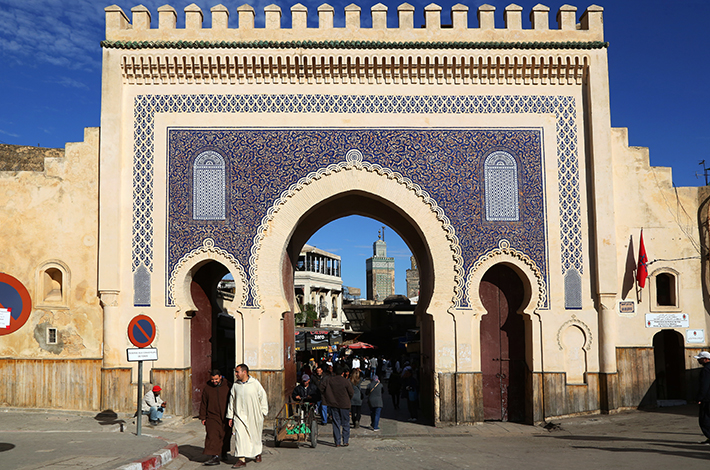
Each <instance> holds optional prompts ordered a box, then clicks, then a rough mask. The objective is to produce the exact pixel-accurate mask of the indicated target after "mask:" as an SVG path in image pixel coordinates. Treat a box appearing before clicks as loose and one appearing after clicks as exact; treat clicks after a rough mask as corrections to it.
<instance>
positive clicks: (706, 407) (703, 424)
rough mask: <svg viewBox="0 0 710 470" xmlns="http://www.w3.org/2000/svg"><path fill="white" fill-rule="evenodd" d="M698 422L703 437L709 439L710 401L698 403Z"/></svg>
mask: <svg viewBox="0 0 710 470" xmlns="http://www.w3.org/2000/svg"><path fill="white" fill-rule="evenodd" d="M698 421H699V423H700V430H701V431H703V434H704V435H705V437H707V438H708V439H710V401H701V402H700V413H699V414H698Z"/></svg>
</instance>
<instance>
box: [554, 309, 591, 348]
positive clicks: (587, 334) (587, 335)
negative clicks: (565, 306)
mask: <svg viewBox="0 0 710 470" xmlns="http://www.w3.org/2000/svg"><path fill="white" fill-rule="evenodd" d="M570 326H576V327H578V328H579V329H581V330H582V331H583V332H584V346H583V348H584V350H585V351H589V350H590V349H591V348H592V330H590V329H589V327H588V326H587V324H586V323H584V322H583V321H582V320H580V319H579V318H577V317H576V316H575V315H572V318H570V319H569V320H567V321H566V322H564V323H563V324H562V326H560V329H559V330H557V346H559V347H560V351H562V350H563V349H564V346H563V345H562V333H563V332H564V331H565V330H566V329H567V328H568V327H570Z"/></svg>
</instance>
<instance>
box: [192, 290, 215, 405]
mask: <svg viewBox="0 0 710 470" xmlns="http://www.w3.org/2000/svg"><path fill="white" fill-rule="evenodd" d="M190 292H191V293H192V301H193V302H194V303H195V305H196V306H197V313H196V314H195V316H194V317H193V318H192V320H190V358H191V361H190V362H191V363H190V366H191V368H192V412H193V416H195V415H197V414H198V413H199V411H200V401H201V400H202V389H203V388H204V385H205V384H206V383H207V381H208V380H209V375H210V374H209V370H210V368H211V367H212V304H211V303H210V299H209V297H208V296H207V294H206V293H205V291H204V289H203V288H202V286H200V284H198V283H197V282H195V281H192V284H191V285H190Z"/></svg>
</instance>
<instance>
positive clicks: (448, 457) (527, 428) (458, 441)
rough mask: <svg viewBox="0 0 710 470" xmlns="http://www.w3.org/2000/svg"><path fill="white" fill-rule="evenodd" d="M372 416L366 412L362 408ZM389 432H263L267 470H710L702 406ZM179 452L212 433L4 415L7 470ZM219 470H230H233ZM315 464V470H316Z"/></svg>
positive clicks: (102, 418) (190, 426)
mask: <svg viewBox="0 0 710 470" xmlns="http://www.w3.org/2000/svg"><path fill="white" fill-rule="evenodd" d="M364 408H365V410H364V411H367V410H366V407H364ZM385 411H386V412H385V417H384V418H383V419H382V421H381V428H382V431H381V432H378V433H376V432H374V431H372V430H371V429H369V428H368V425H369V418H368V417H367V413H365V415H364V416H363V418H362V421H361V424H363V425H364V426H363V427H361V428H359V429H354V430H353V433H352V436H351V439H350V445H349V446H348V447H340V448H335V447H334V446H333V438H332V432H331V428H330V426H326V427H321V428H320V433H319V439H318V445H317V446H316V447H315V448H311V447H310V446H309V445H307V444H301V445H297V444H289V443H283V444H282V445H281V446H280V447H275V446H274V442H273V437H272V436H273V433H272V423H271V422H267V423H266V427H265V430H264V442H265V446H264V453H263V462H262V463H258V464H257V463H252V462H250V463H249V464H248V466H249V467H250V468H257V469H259V470H268V469H276V468H278V469H286V468H288V469H292V468H316V467H318V468H322V467H324V466H325V467H326V468H343V467H348V468H349V467H352V466H358V467H362V466H367V465H370V464H372V465H373V466H374V465H376V466H377V467H380V468H387V469H390V468H391V469H403V470H414V469H430V468H436V469H447V468H452V469H458V468H460V469H469V468H472V469H479V468H480V469H504V468H505V469H508V468H525V469H569V468H575V469H599V468H605V469H617V468H618V469H666V468H668V469H672V470H676V469H683V470H694V469H703V470H707V469H708V468H710V445H702V444H699V443H698V442H699V441H701V440H702V439H703V436H702V435H701V433H700V430H699V428H698V424H697V406H696V405H684V406H677V407H669V408H659V409H656V410H652V411H627V412H622V413H617V414H612V415H588V416H579V417H573V418H565V419H554V420H552V421H551V423H552V425H551V426H549V427H550V428H551V430H547V429H544V428H543V427H541V426H531V425H524V424H514V423H502V422H486V423H482V424H476V425H470V426H442V427H438V428H435V427H433V426H427V425H423V424H418V423H412V422H408V421H407V417H408V416H407V414H406V411H403V410H400V411H398V412H394V410H387V409H386V410H385ZM168 443H176V444H177V445H178V449H179V454H178V455H177V457H175V458H173V459H172V460H171V461H169V462H168V463H167V464H165V465H164V466H163V467H162V468H165V469H168V470H189V469H197V468H201V467H202V465H203V463H204V462H205V461H206V460H207V459H208V456H205V455H203V454H202V446H203V443H204V427H203V426H202V425H201V424H200V422H199V421H198V420H196V419H187V420H178V419H171V418H168V419H166V420H165V423H164V424H163V425H161V426H158V427H155V428H153V427H148V426H147V427H145V428H144V435H142V436H136V435H135V423H134V421H133V419H132V418H130V417H126V416H124V417H120V416H114V415H110V414H108V415H96V414H91V413H76V412H58V411H39V410H38V411H27V410H18V409H12V410H10V409H2V408H0V469H3V470H4V469H43V470H50V469H51V470H58V469H65V470H66V469H70V468H71V469H86V470H89V469H91V470H106V469H116V468H119V467H122V466H124V465H126V464H130V463H131V462H136V461H139V460H141V459H143V458H146V457H148V456H150V455H151V454H153V453H154V452H157V451H159V450H161V449H163V448H164V447H165V446H166V445H168ZM234 461H235V459H234V457H230V459H229V461H228V463H223V464H221V465H220V466H217V467H214V468H229V467H228V465H229V466H231V464H232V463H234ZM314 464H315V465H316V467H314Z"/></svg>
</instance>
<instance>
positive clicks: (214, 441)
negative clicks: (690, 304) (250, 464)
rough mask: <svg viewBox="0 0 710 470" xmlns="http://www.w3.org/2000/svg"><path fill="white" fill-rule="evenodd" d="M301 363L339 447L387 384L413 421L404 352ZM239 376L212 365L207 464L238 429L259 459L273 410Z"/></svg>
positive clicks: (706, 373) (245, 374) (154, 409)
mask: <svg viewBox="0 0 710 470" xmlns="http://www.w3.org/2000/svg"><path fill="white" fill-rule="evenodd" d="M694 357H695V358H696V359H697V360H698V362H699V363H700V365H701V366H703V369H702V371H701V380H700V388H699V391H698V398H697V400H698V403H699V404H700V416H699V421H700V427H701V430H702V432H703V434H705V437H706V440H705V441H702V444H710V405H708V404H710V353H708V352H705V351H703V352H701V353H700V354H699V355H697V356H694ZM299 365H300V370H299V375H300V381H299V383H298V384H297V385H296V387H295V388H294V389H293V393H292V395H291V398H292V399H293V400H294V401H297V402H301V403H303V402H305V403H311V404H313V406H314V407H315V408H316V410H317V416H318V417H319V418H320V420H321V424H323V425H325V424H327V423H328V422H330V423H332V426H333V439H334V442H335V447H346V446H348V445H349V441H350V427H351V422H352V426H353V427H355V428H357V427H360V419H361V417H362V407H363V404H364V403H367V407H368V409H369V411H370V429H371V430H372V431H373V432H377V431H379V430H380V416H381V414H382V409H383V408H384V406H385V402H386V401H387V400H386V399H385V397H386V392H387V393H388V394H389V395H390V397H391V402H392V407H393V409H394V410H399V408H400V403H401V401H402V400H404V401H406V403H407V409H408V411H409V416H410V417H409V421H417V420H418V408H419V403H418V401H419V386H418V380H417V371H416V369H415V368H414V367H412V365H411V364H410V362H409V361H408V360H407V358H406V357H402V358H400V359H398V360H392V361H390V360H388V359H386V358H384V357H380V358H378V357H372V358H370V357H367V356H364V357H359V356H358V355H357V354H351V355H350V356H345V357H341V358H338V357H337V356H335V355H331V356H329V357H327V358H325V359H324V360H323V361H321V362H320V363H317V362H316V361H315V359H313V358H311V359H310V360H309V361H308V363H306V364H299ZM235 377H236V380H235V383H234V384H231V383H230V382H229V381H227V379H226V378H225V377H224V376H223V375H222V373H221V372H220V371H219V370H217V369H215V370H212V371H211V372H210V380H209V381H208V382H207V384H206V386H205V388H204V389H203V391H202V401H201V405H200V414H199V418H200V420H201V422H202V424H203V425H204V426H205V431H206V437H205V447H204V452H203V454H206V455H209V456H211V458H210V459H209V460H208V461H207V462H205V465H219V464H220V462H221V461H226V460H227V458H228V452H229V450H230V446H231V437H232V435H233V436H234V437H235V456H236V457H237V461H236V463H235V464H234V465H233V467H232V468H239V467H243V466H246V464H247V460H253V461H254V462H261V454H262V449H263V443H262V434H263V428H264V419H265V418H266V416H267V414H268V412H269V406H268V399H267V396H266V391H265V390H264V388H263V387H262V386H261V384H260V383H259V381H258V380H256V378H254V377H251V376H250V375H249V367H248V366H247V365H246V364H240V365H238V366H237V367H236V369H235ZM385 390H386V392H385ZM161 391H162V389H161V387H160V386H159V385H155V386H154V387H153V388H152V389H151V390H149V391H148V392H147V393H146V394H145V396H144V397H143V407H142V413H143V414H145V415H148V416H149V420H150V423H151V425H158V424H159V423H160V422H161V418H162V416H163V412H164V411H165V408H166V406H167V404H166V403H165V402H164V401H163V400H162V398H161V397H160V393H161Z"/></svg>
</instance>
